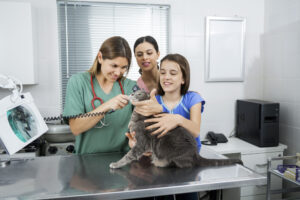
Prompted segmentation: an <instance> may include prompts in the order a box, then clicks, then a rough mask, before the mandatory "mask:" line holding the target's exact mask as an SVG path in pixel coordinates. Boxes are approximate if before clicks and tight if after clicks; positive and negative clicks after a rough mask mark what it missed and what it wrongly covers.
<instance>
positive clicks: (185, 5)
mask: <svg viewBox="0 0 300 200" xmlns="http://www.w3.org/2000/svg"><path fill="white" fill-rule="evenodd" d="M235 15H237V16H241V17H245V18H246V20H247V24H246V41H245V81H244V82H214V83H212V82H207V83H206V82H204V62H205V61H204V58H205V57H204V56H205V52H204V46H205V43H204V42H205V35H204V33H205V16H224V17H232V16H235ZM263 19H264V1H261V0H227V1H226V2H225V1H222V0H201V1H199V0H189V1H186V0H176V3H174V5H172V13H171V23H172V24H171V26H172V27H171V40H172V41H171V51H172V52H174V53H175V52H177V53H181V54H183V55H184V56H186V57H187V58H188V60H189V62H190V66H191V89H192V90H196V91H199V92H200V93H201V94H202V96H203V97H204V98H205V100H206V105H205V110H204V113H203V116H202V117H203V119H202V125H201V137H202V138H203V137H204V136H205V134H206V133H207V131H209V130H212V131H215V132H222V133H224V134H225V135H227V136H228V135H229V134H230V133H231V131H233V130H234V124H235V101H236V99H242V98H262V87H261V85H262V77H261V74H262V68H261V63H262V58H261V51H260V48H261V47H260V42H261V41H260V37H261V35H262V34H263V31H264V20H263Z"/></svg>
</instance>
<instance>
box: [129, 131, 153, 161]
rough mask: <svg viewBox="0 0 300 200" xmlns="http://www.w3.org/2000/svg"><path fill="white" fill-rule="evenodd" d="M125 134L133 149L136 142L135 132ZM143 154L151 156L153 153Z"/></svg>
mask: <svg viewBox="0 0 300 200" xmlns="http://www.w3.org/2000/svg"><path fill="white" fill-rule="evenodd" d="M125 135H126V137H127V138H128V145H129V147H130V148H131V149H132V148H133V147H134V146H135V144H136V139H135V132H131V133H125ZM143 155H144V156H151V155H152V153H151V152H145V153H143Z"/></svg>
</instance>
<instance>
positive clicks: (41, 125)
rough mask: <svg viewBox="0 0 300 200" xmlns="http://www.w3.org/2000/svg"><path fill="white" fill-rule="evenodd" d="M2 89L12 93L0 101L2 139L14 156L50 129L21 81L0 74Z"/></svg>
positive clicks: (0, 136)
mask: <svg viewBox="0 0 300 200" xmlns="http://www.w3.org/2000/svg"><path fill="white" fill-rule="evenodd" d="M0 88H4V89H9V90H11V91H12V94H11V95H9V96H6V97H5V98H3V99H1V100H0V127H1V131H0V139H1V141H2V144H3V146H4V148H5V149H6V152H8V153H9V154H10V155H12V154H14V153H16V152H17V151H19V150H21V149H22V148H24V147H25V146H26V145H28V144H30V143H31V142H33V141H34V140H36V139H37V138H39V137H40V136H41V135H42V134H44V133H45V132H46V131H47V130H48V127H47V125H46V123H45V121H44V120H43V118H42V116H41V114H40V112H39V111H38V109H37V107H36V106H35V104H34V102H33V98H32V96H31V94H30V93H22V83H21V82H20V81H18V80H17V79H15V78H12V77H9V76H4V75H1V74H0Z"/></svg>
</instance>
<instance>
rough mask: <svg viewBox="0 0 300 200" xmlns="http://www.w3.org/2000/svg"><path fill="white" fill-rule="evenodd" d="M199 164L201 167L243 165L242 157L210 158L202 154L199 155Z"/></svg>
mask: <svg viewBox="0 0 300 200" xmlns="http://www.w3.org/2000/svg"><path fill="white" fill-rule="evenodd" d="M197 164H198V166H201V167H208V166H225V165H235V164H240V165H243V162H242V160H240V159H208V158H203V157H201V156H197Z"/></svg>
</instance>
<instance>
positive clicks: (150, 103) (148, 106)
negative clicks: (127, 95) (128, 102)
mask: <svg viewBox="0 0 300 200" xmlns="http://www.w3.org/2000/svg"><path fill="white" fill-rule="evenodd" d="M155 93H156V89H153V90H152V91H151V93H150V99H149V100H145V101H139V102H132V105H134V106H135V108H134V109H135V111H136V112H137V113H139V114H141V115H143V116H150V115H154V114H157V113H161V112H162V111H163V108H162V106H161V105H160V104H159V103H158V102H157V100H156V98H155Z"/></svg>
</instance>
